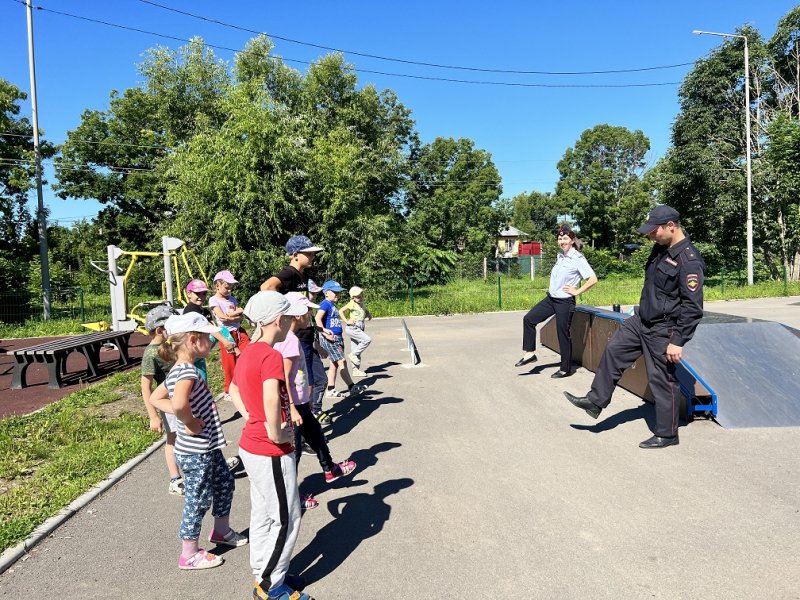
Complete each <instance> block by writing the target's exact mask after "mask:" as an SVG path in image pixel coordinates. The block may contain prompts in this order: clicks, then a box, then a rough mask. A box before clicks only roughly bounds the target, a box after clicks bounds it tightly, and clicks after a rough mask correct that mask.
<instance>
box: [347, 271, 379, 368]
mask: <svg viewBox="0 0 800 600" xmlns="http://www.w3.org/2000/svg"><path fill="white" fill-rule="evenodd" d="M348 293H349V294H350V302H348V303H347V304H345V305H344V306H343V307H342V310H341V311H339V312H340V314H341V316H342V318H343V319H344V322H345V323H346V324H347V327H346V328H345V331H346V332H347V335H349V336H350V354H348V355H347V358H349V359H350V362H351V363H353V375H354V376H355V377H366V376H367V374H366V373H365V372H364V371H362V370H361V355H362V354H363V353H364V350H366V349H367V347H368V346H369V345H370V344H371V343H372V338H371V337H369V336H368V335H367V334H366V333H365V332H364V321H365V320H370V321H371V320H372V315H371V314H370V312H369V310H368V309H367V307H366V306H364V290H363V289H361V288H360V287H358V286H357V285H354V286H353V287H351V288H350V291H349V292H348Z"/></svg>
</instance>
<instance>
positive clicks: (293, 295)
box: [286, 292, 319, 308]
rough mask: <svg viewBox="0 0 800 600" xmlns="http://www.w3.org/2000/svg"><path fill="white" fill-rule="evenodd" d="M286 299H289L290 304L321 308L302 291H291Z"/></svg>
mask: <svg viewBox="0 0 800 600" xmlns="http://www.w3.org/2000/svg"><path fill="white" fill-rule="evenodd" d="M286 299H287V300H288V301H289V304H300V305H302V306H307V307H308V308H319V304H314V303H313V302H311V300H309V299H308V298H306V297H305V296H304V295H303V294H301V293H300V292H289V293H288V294H286Z"/></svg>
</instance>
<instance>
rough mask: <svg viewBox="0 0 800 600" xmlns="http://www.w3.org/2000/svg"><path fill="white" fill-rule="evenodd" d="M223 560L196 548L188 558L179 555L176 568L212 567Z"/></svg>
mask: <svg viewBox="0 0 800 600" xmlns="http://www.w3.org/2000/svg"><path fill="white" fill-rule="evenodd" d="M224 562H225V559H224V558H222V557H221V556H217V555H216V554H211V552H206V551H205V550H202V549H201V550H198V551H197V552H195V553H194V554H192V555H191V556H190V557H189V558H184V557H183V556H181V557H180V558H179V559H178V568H179V569H183V570H184V571H198V570H200V569H213V568H214V567H218V566H220V565H221V564H222V563H224Z"/></svg>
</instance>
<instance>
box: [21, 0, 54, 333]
mask: <svg viewBox="0 0 800 600" xmlns="http://www.w3.org/2000/svg"><path fill="white" fill-rule="evenodd" d="M25 6H26V7H27V8H28V11H27V12H28V65H29V67H30V74H31V122H32V124H33V152H34V156H35V161H36V196H37V199H38V209H37V212H36V220H37V222H38V225H39V260H40V261H41V263H42V264H41V267H42V296H43V301H42V308H43V309H44V318H45V320H47V319H49V318H50V266H49V263H48V259H47V213H46V212H45V210H44V198H43V197H42V155H41V151H40V149H39V107H38V104H37V102H36V61H35V59H34V55H33V7H32V6H31V0H25Z"/></svg>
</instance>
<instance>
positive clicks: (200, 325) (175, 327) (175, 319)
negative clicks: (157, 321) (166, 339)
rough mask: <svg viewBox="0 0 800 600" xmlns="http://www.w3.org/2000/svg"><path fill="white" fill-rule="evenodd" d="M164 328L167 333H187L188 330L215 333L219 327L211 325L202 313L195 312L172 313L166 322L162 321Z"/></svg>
mask: <svg viewBox="0 0 800 600" xmlns="http://www.w3.org/2000/svg"><path fill="white" fill-rule="evenodd" d="M164 329H166V330H167V335H175V334H176V333H188V332H190V331H196V332H198V333H216V332H217V331H219V330H220V329H219V327H217V326H216V325H212V324H211V323H209V322H208V321H207V320H206V318H205V317H204V316H203V315H201V314H200V313H196V312H190V313H184V314H182V315H172V316H171V317H170V318H169V319H167V322H166V323H164Z"/></svg>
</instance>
